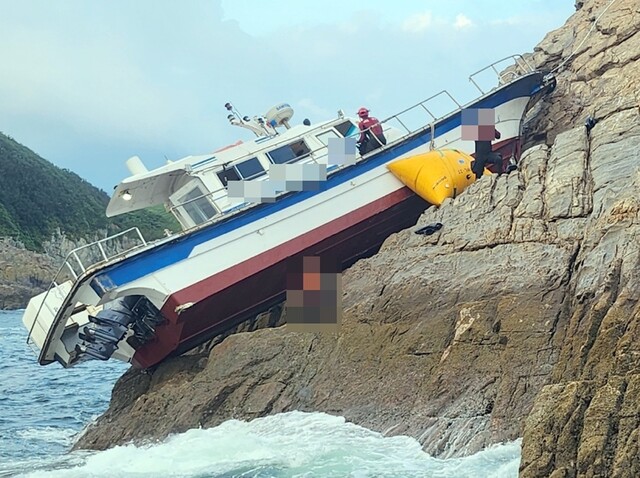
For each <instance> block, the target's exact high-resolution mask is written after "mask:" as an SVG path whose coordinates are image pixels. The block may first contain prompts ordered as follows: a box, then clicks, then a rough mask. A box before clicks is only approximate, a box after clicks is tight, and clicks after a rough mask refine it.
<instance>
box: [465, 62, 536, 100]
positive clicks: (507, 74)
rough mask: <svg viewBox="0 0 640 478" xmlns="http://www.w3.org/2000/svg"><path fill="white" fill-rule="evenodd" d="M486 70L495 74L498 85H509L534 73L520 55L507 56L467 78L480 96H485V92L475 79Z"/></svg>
mask: <svg viewBox="0 0 640 478" xmlns="http://www.w3.org/2000/svg"><path fill="white" fill-rule="evenodd" d="M507 62H510V64H507ZM487 70H491V71H492V72H493V73H495V75H496V76H497V77H498V84H499V85H504V84H506V83H510V82H511V81H514V80H516V79H518V78H519V77H520V76H522V75H526V74H528V73H532V72H533V71H535V70H534V68H533V67H532V66H531V65H530V64H529V62H528V61H527V60H526V59H525V58H524V57H523V56H522V55H509V56H506V57H504V58H502V59H500V60H497V61H494V62H493V63H491V64H490V65H487V66H485V67H484V68H482V69H480V70H478V71H476V72H475V73H472V74H471V75H470V76H469V81H470V82H471V83H473V85H474V86H475V87H476V88H477V89H478V91H480V94H482V95H484V94H486V93H487V92H486V91H485V90H484V89H482V88H481V87H480V85H479V84H478V80H477V78H478V76H480V75H481V74H483V73H484V72H485V71H487ZM500 70H502V71H500Z"/></svg>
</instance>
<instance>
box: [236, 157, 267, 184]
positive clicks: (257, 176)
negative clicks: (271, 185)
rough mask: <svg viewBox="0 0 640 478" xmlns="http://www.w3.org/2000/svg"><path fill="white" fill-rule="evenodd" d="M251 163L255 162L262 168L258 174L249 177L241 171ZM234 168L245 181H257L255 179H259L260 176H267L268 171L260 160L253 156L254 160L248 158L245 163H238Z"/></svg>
mask: <svg viewBox="0 0 640 478" xmlns="http://www.w3.org/2000/svg"><path fill="white" fill-rule="evenodd" d="M249 161H255V162H256V163H257V164H258V166H260V171H259V172H256V173H254V174H250V175H248V176H245V175H244V174H243V173H242V171H241V170H240V166H242V165H244V164H246V163H248V162H249ZM233 167H234V168H235V170H236V172H237V173H238V176H240V179H244V180H251V179H255V178H259V177H260V176H262V175H264V174H267V170H266V169H265V168H264V166H263V165H262V162H260V160H259V159H258V157H257V156H253V157H252V158H248V159H245V160H243V161H240V162H239V163H236V164H234V165H233Z"/></svg>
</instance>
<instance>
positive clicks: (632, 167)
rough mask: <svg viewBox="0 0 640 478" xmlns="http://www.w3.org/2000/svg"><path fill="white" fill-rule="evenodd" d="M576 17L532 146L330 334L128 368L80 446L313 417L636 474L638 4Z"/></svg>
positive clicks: (390, 254)
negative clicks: (513, 442)
mask: <svg viewBox="0 0 640 478" xmlns="http://www.w3.org/2000/svg"><path fill="white" fill-rule="evenodd" d="M582 3H583V4H582V5H581V8H580V9H579V10H578V11H577V12H576V14H575V15H573V16H572V17H571V18H570V19H569V20H568V21H567V23H566V25H565V26H564V27H562V28H561V29H559V30H558V31H555V32H552V33H550V34H549V35H548V36H547V37H546V38H545V39H544V40H543V41H542V43H541V44H540V45H539V47H538V48H537V49H536V51H535V52H534V53H533V54H532V55H529V56H528V59H529V61H530V62H532V63H534V64H535V65H536V66H538V67H541V68H546V69H557V77H558V87H557V89H556V91H555V92H554V93H553V95H552V96H551V97H549V98H548V99H547V100H546V101H545V102H544V103H543V104H542V105H541V106H540V107H539V108H538V109H537V113H538V115H537V116H536V118H535V120H534V123H532V124H531V125H530V128H529V137H530V138H531V139H533V140H535V141H533V142H538V143H540V144H537V145H535V146H532V147H530V148H529V149H528V150H527V151H526V152H525V153H524V154H523V157H522V159H521V162H520V168H519V171H518V172H517V173H514V174H511V175H509V176H501V177H497V176H490V177H489V176H487V177H483V178H482V179H481V180H480V181H478V182H477V183H476V184H474V185H473V186H471V187H470V188H469V189H468V190H467V192H465V193H464V194H463V195H462V196H460V197H458V198H457V199H455V200H452V201H448V202H446V203H445V204H444V205H443V206H442V207H440V208H439V209H436V208H431V209H429V210H427V211H426V212H425V214H424V215H423V216H422V217H421V218H420V221H419V225H424V224H428V223H431V222H441V223H443V224H444V227H443V228H442V229H441V230H440V231H439V232H437V233H436V234H434V235H432V236H428V237H425V236H418V235H415V234H414V233H413V232H412V230H406V231H403V232H401V233H399V234H396V235H394V236H392V237H391V238H389V239H388V240H387V241H386V243H385V244H384V246H383V248H382V249H381V251H380V252H379V253H378V254H377V255H376V256H375V257H372V258H370V259H367V260H363V261H360V262H358V263H357V264H356V265H354V266H353V267H352V268H351V269H349V270H348V271H346V272H345V273H344V275H343V283H344V297H343V303H344V319H343V327H342V330H341V332H340V334H339V335H336V336H331V335H312V334H303V333H294V332H291V331H288V330H287V327H286V326H284V327H279V328H276V329H263V330H258V331H254V332H245V333H237V334H233V335H230V336H228V337H226V338H225V339H224V340H223V341H222V342H221V343H218V344H216V345H215V346H213V347H208V348H203V349H201V350H199V351H195V352H194V353H193V354H190V355H187V356H183V357H179V358H176V359H173V360H170V361H167V362H165V363H163V364H161V365H160V366H159V367H158V368H157V369H155V370H153V371H147V372H139V371H129V372H127V373H126V374H125V376H124V377H123V378H122V379H121V380H120V381H119V382H118V384H117V385H116V387H115V389H114V392H113V397H112V402H111V406H110V408H109V410H108V411H107V412H106V413H105V414H104V415H103V416H102V417H101V418H100V419H99V420H98V423H97V425H96V426H94V427H93V428H91V429H89V430H88V431H87V433H86V434H85V435H84V436H83V437H82V439H81V440H80V442H79V443H78V446H79V447H90V448H105V447H108V446H111V445H114V444H117V443H122V442H126V441H128V440H131V439H141V438H150V437H152V438H158V437H164V436H166V435H167V434H169V433H172V432H179V431H184V430H186V429H188V428H192V427H197V426H205V427H209V426H215V425H217V424H219V423H221V422H222V421H224V420H227V419H229V418H241V419H251V418H255V417H258V416H263V415H266V414H270V413H277V412H281V411H287V410H292V409H298V410H309V411H310V410H318V411H324V412H328V413H333V414H339V415H343V416H345V417H346V418H347V419H348V420H351V421H354V422H356V423H358V424H361V425H364V426H366V427H368V428H371V429H374V430H379V431H381V432H384V433H386V434H391V435H393V434H409V435H412V436H414V437H416V438H417V439H418V440H419V441H420V442H421V443H422V444H423V445H424V448H425V450H426V451H428V452H429V453H432V454H435V455H438V456H443V457H446V456H451V455H454V454H461V453H468V452H473V451H475V450H478V449H479V448H481V447H484V446H486V445H487V444H489V443H494V442H498V441H502V440H507V439H514V438H516V437H519V436H523V435H524V440H523V458H522V465H521V474H522V476H549V475H552V474H553V475H552V476H577V475H580V476H637V475H640V461H639V460H638V456H640V453H638V452H639V450H638V436H637V433H638V432H637V429H638V425H639V423H638V422H639V421H640V412H639V411H638V406H637V400H638V398H640V397H639V396H638V394H639V393H640V380H639V377H640V375H639V370H638V358H640V343H639V342H638V338H639V336H640V328H639V327H638V324H639V323H640V321H639V319H640V303H639V302H638V299H639V298H640V283H639V280H638V276H637V270H638V262H639V261H640V241H639V240H638V238H639V237H640V200H639V199H638V195H637V191H638V188H639V187H640V167H639V166H638V164H639V161H640V153H638V151H639V150H640V149H639V147H640V121H639V120H640V112H639V105H638V98H637V97H636V96H635V95H636V92H637V91H638V78H640V71H639V66H638V65H639V63H638V62H637V61H636V60H637V58H638V57H639V56H640V33H638V31H639V30H640V28H639V27H640V5H639V4H638V2H637V1H636V0H617V1H614V2H613V3H611V0H607V1H606V2H605V1H604V0H586V1H585V2H582ZM606 9H608V10H606ZM596 19H597V20H598V21H597V24H594V20H596ZM587 34H588V36H587ZM583 38H586V40H584V42H583V41H582V40H583ZM581 42H582V43H581ZM574 48H576V50H575V51H574ZM587 115H592V116H593V117H594V118H595V119H596V120H597V124H596V125H595V127H594V128H593V129H592V130H591V131H590V133H589V134H588V133H587V129H586V128H585V126H584V120H585V117H586V116H587Z"/></svg>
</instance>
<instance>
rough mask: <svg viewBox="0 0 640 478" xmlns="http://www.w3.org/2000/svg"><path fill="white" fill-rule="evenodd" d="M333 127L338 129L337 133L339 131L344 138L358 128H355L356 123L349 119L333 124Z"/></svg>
mask: <svg viewBox="0 0 640 478" xmlns="http://www.w3.org/2000/svg"><path fill="white" fill-rule="evenodd" d="M334 128H335V129H336V130H338V133H340V134H341V135H342V136H344V137H345V138H347V137H349V136H352V135H353V134H354V133H355V132H356V131H357V130H358V128H356V125H354V124H353V123H352V122H351V121H349V120H347V121H343V122H342V123H340V124H337V125H335V126H334Z"/></svg>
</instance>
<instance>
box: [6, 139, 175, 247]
mask: <svg viewBox="0 0 640 478" xmlns="http://www.w3.org/2000/svg"><path fill="white" fill-rule="evenodd" d="M108 202H109V196H107V194H106V193H105V192H104V191H102V190H100V189H98V188H96V187H95V186H92V185H91V184H90V183H89V182H87V181H85V180H84V179H82V178H81V177H80V176H78V175H77V174H75V173H73V172H71V171H68V170H66V169H61V168H58V167H57V166H54V165H53V164H51V163H50V162H48V161H47V160H45V159H43V158H41V157H40V156H38V155H37V154H36V153H34V152H33V151H31V150H30V149H29V148H27V147H25V146H23V145H21V144H20V143H18V142H16V141H15V140H13V139H12V138H10V137H8V136H6V135H4V134H2V133H0V237H12V238H14V239H17V240H19V241H21V242H22V243H23V244H24V245H25V247H27V248H28V249H32V250H42V246H43V243H44V242H45V241H47V240H49V239H50V238H51V236H52V235H53V234H54V233H55V232H56V231H57V230H60V231H62V232H64V233H65V234H66V235H67V236H68V237H70V238H78V239H79V238H81V237H93V236H95V234H96V233H97V232H98V231H105V230H106V231H108V232H109V233H113V232H117V231H119V230H123V229H126V228H128V227H131V226H133V225H135V226H138V227H139V228H140V230H141V231H142V234H143V235H144V236H145V237H146V238H147V239H156V238H158V237H161V236H162V235H163V231H164V229H165V228H168V229H171V230H174V231H175V230H177V229H178V228H179V226H178V224H177V223H176V222H175V220H174V219H173V217H171V216H170V215H169V214H167V213H165V212H164V210H162V208H160V209H158V210H152V211H140V212H135V213H131V214H127V215H123V216H118V217H115V218H107V217H106V215H105V209H106V207H107V203H108Z"/></svg>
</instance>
